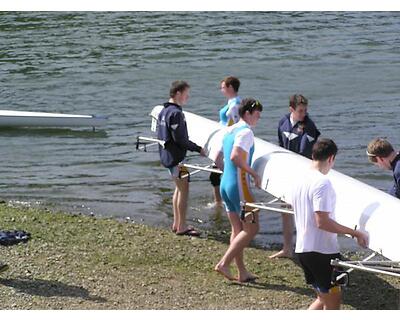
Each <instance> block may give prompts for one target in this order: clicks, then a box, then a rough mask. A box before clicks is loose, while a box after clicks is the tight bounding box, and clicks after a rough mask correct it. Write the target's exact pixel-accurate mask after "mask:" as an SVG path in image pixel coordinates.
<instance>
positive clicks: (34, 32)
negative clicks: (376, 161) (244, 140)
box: [0, 12, 400, 244]
mask: <svg viewBox="0 0 400 320" xmlns="http://www.w3.org/2000/svg"><path fill="white" fill-rule="evenodd" d="M399 35H400V14H399V13H397V12H393V13H392V12H379V13H374V12H362V13H361V12H341V13H334V12H329V13H320V12H311V13H279V12H273V13H267V12H265V13H257V12H246V13H240V12H229V13H224V12H207V13H204V12H195V13H171V12H168V13H163V12H129V13H128V12H118V13H107V12H87V13H86V12H85V13H66V12H57V13H41V12H33V13H30V12H21V13H18V12H17V13H15V12H13V13H4V12H3V13H0V84H1V86H0V97H1V104H0V108H1V109H12V110H26V111H45V112H64V113H79V114H101V115H107V116H109V118H110V120H109V123H108V126H107V127H106V129H105V130H102V131H97V132H94V133H93V132H91V131H90V129H88V130H84V129H79V130H69V129H62V130H55V129H39V130H28V129H26V130H20V129H18V130H9V129H7V130H0V148H1V160H2V161H1V162H2V166H1V168H0V192H1V198H2V199H4V200H12V201H20V202H24V203H28V204H31V205H37V204H38V205H40V206H47V207H54V208H59V209H63V210H67V211H70V212H82V213H85V214H94V215H96V216H113V217H117V218H126V217H129V218H130V219H131V221H132V220H133V221H136V222H141V223H147V224H151V225H157V226H165V227H167V226H169V224H170V223H171V199H170V198H171V195H172V183H171V181H170V178H169V175H168V173H167V172H166V170H165V169H163V168H162V167H160V165H159V161H158V155H157V153H139V152H135V137H136V136H137V135H149V117H148V112H149V111H150V110H151V108H152V107H153V106H154V105H157V104H160V103H162V102H164V101H165V100H166V99H167V96H168V90H169V84H170V83H171V82H172V81H173V80H176V79H185V80H187V81H188V82H189V83H190V84H191V85H192V89H191V99H190V102H189V105H188V106H187V110H190V111H192V112H195V113H197V114H201V115H203V116H206V117H208V118H212V119H217V114H218V110H219V108H220V107H221V106H222V105H223V104H224V103H225V100H224V98H223V96H222V95H221V93H220V92H219V89H218V87H219V81H220V80H221V79H222V78H223V77H225V76H226V75H231V74H232V75H236V76H238V77H239V78H240V80H241V82H242V86H241V88H240V94H241V96H242V97H246V96H253V97H255V98H257V99H259V100H260V101H261V102H262V103H263V104H264V106H265V111H264V112H263V115H262V120H261V121H260V124H259V126H258V127H257V128H256V135H257V136H258V137H260V138H263V139H266V140H269V141H271V142H276V141H277V137H276V127H277V123H278V121H279V119H280V118H281V117H282V115H283V114H284V113H286V112H287V105H288V97H289V95H291V94H293V93H302V94H304V95H305V96H306V97H307V98H309V101H310V113H311V116H312V118H313V119H314V121H315V122H316V123H317V125H318V127H319V128H320V130H321V131H322V134H323V136H325V137H330V138H332V139H334V140H335V141H336V142H337V144H338V145H339V148H340V153H339V155H338V158H337V163H336V169H337V170H338V171H341V172H343V173H345V174H348V175H350V176H352V177H354V178H357V179H359V180H361V181H363V182H366V183H368V184H370V185H373V186H375V187H377V188H379V189H383V190H386V189H387V188H388V187H389V186H390V185H391V179H392V178H391V174H390V172H389V171H388V172H384V171H380V170H379V169H377V168H375V167H374V166H372V165H371V164H369V163H368V161H367V159H366V156H365V147H366V145H367V143H368V142H369V141H370V140H371V139H372V138H374V137H376V136H384V137H387V138H388V139H389V140H390V141H392V142H393V144H394V145H395V146H397V147H399V144H398V141H399V122H398V119H397V117H396V114H397V113H398V112H399V107H400V99H399V88H400V78H399V75H400V36H399ZM193 161H194V162H196V159H193ZM193 180H194V181H195V183H192V184H191V194H190V196H191V198H190V209H189V218H190V219H191V220H194V221H193V224H195V225H197V226H198V225H200V224H201V228H203V229H204V230H224V229H226V228H227V226H228V223H227V221H226V219H224V218H223V214H222V218H221V216H220V214H219V213H218V212H216V211H215V210H213V209H208V208H207V203H208V202H209V201H210V200H211V199H212V196H211V194H212V193H211V188H210V185H209V183H208V181H207V175H201V174H200V175H198V176H195V177H193ZM262 223H263V225H262V228H261V229H262V231H261V234H260V235H259V236H258V237H257V241H259V243H264V244H265V243H273V242H277V241H280V238H281V236H280V217H279V215H275V214H273V213H268V214H266V215H264V217H263V221H262Z"/></svg>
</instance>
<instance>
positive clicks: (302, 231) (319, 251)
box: [292, 139, 368, 310]
mask: <svg viewBox="0 0 400 320" xmlns="http://www.w3.org/2000/svg"><path fill="white" fill-rule="evenodd" d="M337 150H338V149H337V146H336V144H335V143H334V142H333V141H332V140H331V139H319V140H318V141H317V142H316V143H315V145H314V146H313V149H312V163H311V167H310V168H309V169H308V170H306V171H305V172H304V174H303V176H302V177H300V178H299V179H297V181H295V182H294V185H293V189H292V204H293V210H294V215H295V223H296V229H297V237H296V249H295V253H296V255H297V258H298V260H299V262H300V265H301V267H302V269H303V271H304V275H305V278H306V282H307V284H310V285H312V286H313V288H314V290H315V292H316V294H317V298H316V300H315V301H314V302H313V303H312V304H311V305H310V306H309V309H312V310H322V309H339V308H340V304H341V288H340V286H338V285H337V284H336V282H335V281H332V275H333V270H334V269H333V266H331V259H336V258H338V259H340V253H339V244H338V240H337V235H338V234H348V235H350V236H352V237H355V238H357V242H358V244H359V245H360V246H362V247H366V246H367V243H368V236H367V235H366V234H365V233H364V232H362V231H359V230H353V229H351V228H348V227H346V226H343V225H341V224H339V223H337V222H336V221H335V204H336V193H335V190H334V189H333V186H332V184H331V182H330V180H329V179H328V177H327V176H326V175H327V174H328V172H329V171H330V170H331V169H332V167H333V165H334V162H335V157H336V154H337Z"/></svg>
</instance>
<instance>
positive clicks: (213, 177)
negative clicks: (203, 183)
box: [210, 167, 221, 187]
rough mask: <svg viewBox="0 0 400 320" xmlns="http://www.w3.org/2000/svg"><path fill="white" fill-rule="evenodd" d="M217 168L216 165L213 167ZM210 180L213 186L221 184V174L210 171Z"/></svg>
mask: <svg viewBox="0 0 400 320" xmlns="http://www.w3.org/2000/svg"><path fill="white" fill-rule="evenodd" d="M214 168H217V167H214ZM210 181H211V184H212V186H213V187H219V185H220V184H221V174H220V173H215V172H211V173H210Z"/></svg>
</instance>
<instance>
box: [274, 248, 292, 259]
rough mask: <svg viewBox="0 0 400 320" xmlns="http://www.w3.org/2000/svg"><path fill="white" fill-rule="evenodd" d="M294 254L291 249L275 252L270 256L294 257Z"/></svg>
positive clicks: (277, 257) (276, 257)
mask: <svg viewBox="0 0 400 320" xmlns="http://www.w3.org/2000/svg"><path fill="white" fill-rule="evenodd" d="M292 257H293V254H292V252H290V251H285V250H281V251H279V252H277V253H274V254H272V255H270V256H269V258H270V259H279V258H292Z"/></svg>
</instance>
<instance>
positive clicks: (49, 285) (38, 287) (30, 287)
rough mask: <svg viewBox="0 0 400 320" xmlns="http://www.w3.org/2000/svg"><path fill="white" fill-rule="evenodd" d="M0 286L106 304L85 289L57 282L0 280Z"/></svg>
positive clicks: (33, 293) (19, 279) (43, 295)
mask: <svg viewBox="0 0 400 320" xmlns="http://www.w3.org/2000/svg"><path fill="white" fill-rule="evenodd" d="M0 284H2V285H4V286H7V287H12V288H14V289H16V290H18V291H20V292H23V293H26V294H29V295H34V296H42V297H55V296H58V297H72V298H81V299H84V300H89V301H95V302H99V303H101V302H107V300H106V299H105V298H102V297H96V296H91V295H90V293H89V291H88V290H87V289H84V288H82V287H78V286H73V285H67V284H64V283H62V282H59V281H53V280H42V279H31V278H18V279H0Z"/></svg>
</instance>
